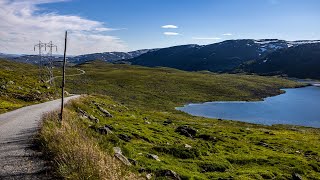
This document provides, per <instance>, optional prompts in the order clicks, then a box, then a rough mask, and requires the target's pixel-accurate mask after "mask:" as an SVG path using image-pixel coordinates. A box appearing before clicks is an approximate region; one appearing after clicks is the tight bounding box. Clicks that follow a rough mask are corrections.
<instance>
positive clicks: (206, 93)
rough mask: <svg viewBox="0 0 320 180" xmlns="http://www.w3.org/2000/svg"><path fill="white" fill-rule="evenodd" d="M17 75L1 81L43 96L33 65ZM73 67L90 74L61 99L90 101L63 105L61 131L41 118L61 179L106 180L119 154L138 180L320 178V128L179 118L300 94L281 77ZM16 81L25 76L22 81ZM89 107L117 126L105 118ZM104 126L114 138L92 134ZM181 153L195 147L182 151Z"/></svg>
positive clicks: (8, 102) (10, 98)
mask: <svg viewBox="0 0 320 180" xmlns="http://www.w3.org/2000/svg"><path fill="white" fill-rule="evenodd" d="M0 62H1V63H4V62H2V61H0ZM10 64H11V63H9V64H7V65H5V66H9V65H10ZM15 66H17V67H12V69H14V68H17V69H18V71H13V72H12V71H10V73H11V74H9V75H8V74H6V73H9V72H7V71H3V70H2V69H3V68H1V70H0V73H2V74H6V75H5V76H1V78H2V79H5V81H1V82H6V83H7V82H8V81H9V80H12V79H13V81H15V85H16V84H19V85H21V86H22V85H23V86H27V85H28V86H27V87H30V88H29V89H30V91H32V90H33V89H34V86H33V84H36V87H39V88H41V84H38V82H37V80H36V78H34V74H32V73H31V74H30V75H29V74H27V73H28V72H29V71H26V70H24V69H26V67H27V68H30V69H31V68H34V70H33V71H34V73H36V69H35V67H34V66H29V65H22V64H15ZM24 66H26V67H24ZM1 67H4V66H3V65H2V66H1ZM20 67H22V68H21V69H19V68H20ZM76 68H80V69H83V70H85V71H86V74H85V75H82V76H75V77H68V78H67V91H68V92H71V93H77V94H89V95H88V96H84V97H83V98H81V99H79V100H78V101H74V102H73V103H71V104H70V105H68V106H67V113H66V116H67V118H66V119H65V122H64V123H63V124H62V125H60V124H59V123H58V122H57V121H56V120H55V119H56V118H57V115H55V116H52V117H49V118H48V117H47V118H46V121H45V123H44V127H43V128H42V132H41V138H42V142H43V143H44V146H45V147H46V151H47V152H50V153H51V155H53V156H52V157H51V158H53V160H54V161H53V162H56V167H57V170H58V172H59V174H60V175H62V176H63V177H65V178H70V179H77V178H78V179H79V178H80V177H81V178H83V179H88V178H90V177H95V179H106V178H107V177H109V176H108V175H110V173H111V174H112V172H113V171H117V168H115V169H112V168H106V167H108V166H109V165H112V164H116V165H117V163H116V162H114V161H113V160H110V159H109V160H108V158H111V157H112V155H113V150H112V148H113V147H115V146H119V147H121V149H122V151H123V153H124V155H125V156H127V157H128V158H131V159H134V160H136V161H137V165H136V166H131V167H129V169H130V171H132V172H134V173H137V174H139V173H138V171H139V170H140V169H141V168H143V169H145V170H146V172H142V176H145V175H146V173H152V174H153V178H155V179H164V177H161V173H160V172H161V171H162V170H167V169H170V170H173V171H175V172H176V173H177V174H179V176H180V177H181V178H182V179H219V178H220V179H291V177H292V174H293V173H298V174H300V175H301V176H302V177H303V178H305V179H319V177H320V173H319V171H320V145H319V142H320V130H319V129H315V128H306V127H295V126H289V125H277V126H263V125H255V124H249V123H244V122H237V121H227V120H217V119H208V118H202V117H194V116H191V115H188V114H186V113H183V112H180V111H177V110H175V107H177V106H181V105H184V104H187V103H190V102H206V101H216V100H218V101H220V100H227V101H228V100H261V99H262V98H264V97H268V96H272V95H277V94H280V93H282V92H281V90H280V89H281V88H290V87H298V86H301V84H299V83H296V82H293V81H289V80H285V79H280V78H277V77H260V76H249V75H230V74H214V73H210V72H185V71H179V70H175V69H169V68H146V67H140V66H129V65H112V64H106V63H103V62H99V61H96V62H92V63H88V64H83V65H80V66H77V67H75V68H70V69H68V72H69V73H70V72H72V73H73V72H74V73H78V71H77V70H76ZM56 73H59V72H58V70H57V71H56ZM21 74H25V76H26V77H27V80H26V82H23V80H24V79H22V75H21ZM3 77H4V78H3ZM15 77H17V79H15ZM58 80H59V79H57V81H58ZM58 86H59V84H57V87H58ZM26 89H27V88H26ZM43 90H44V89H43ZM26 92H27V91H24V92H21V93H22V94H23V93H26ZM1 93H5V94H2V95H1V96H0V98H2V99H1V100H3V99H5V101H1V102H2V103H3V104H4V105H2V106H6V107H11V108H17V107H19V106H23V105H25V104H28V103H34V101H31V102H25V101H23V100H21V99H19V98H16V97H15V96H14V94H15V93H12V92H11V91H2V90H1ZM6 97H7V98H6ZM19 102H21V104H19ZM94 103H98V104H100V105H101V106H102V107H103V108H104V109H106V110H108V111H109V112H110V113H111V114H112V115H113V117H112V118H108V117H105V116H103V113H102V112H101V111H100V110H99V109H98V108H97V106H96V105H95V104H94ZM78 108H81V109H82V110H85V111H86V112H88V113H89V114H91V115H94V116H95V117H97V118H98V119H99V120H100V121H99V123H98V124H96V123H94V122H91V121H90V120H88V119H83V118H81V116H80V114H79V112H78ZM170 121H172V123H167V122H170ZM105 124H108V125H112V126H113V127H114V130H113V132H114V134H111V135H100V134H99V133H97V132H95V130H94V129H95V128H93V127H100V126H103V125H105ZM181 125H188V126H189V127H192V128H194V129H196V130H197V133H196V135H195V137H194V138H188V137H186V136H183V135H180V134H179V133H177V132H175V130H176V128H177V127H178V126H181ZM120 134H121V135H127V136H129V137H131V141H130V142H126V141H124V140H122V139H120V138H119V135H120ZM186 144H188V145H190V146H192V148H191V149H189V148H186V147H185V145H186ZM149 153H151V154H156V155H158V156H159V158H160V160H161V161H156V160H153V159H150V158H149V157H148V156H147V154H149ZM99 159H100V160H99ZM101 159H102V160H101ZM106 159H107V160H106ZM110 162H111V164H110ZM126 170H128V169H126ZM110 177H111V176H110ZM119 177H120V176H117V177H116V178H115V179H117V178H119ZM136 178H138V177H137V176H132V177H131V179H136ZM119 179H121V178H119ZM129 179H130V178H129Z"/></svg>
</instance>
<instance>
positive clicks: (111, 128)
mask: <svg viewBox="0 0 320 180" xmlns="http://www.w3.org/2000/svg"><path fill="white" fill-rule="evenodd" d="M104 126H105V127H107V128H109V129H110V130H112V131H114V130H115V129H114V127H113V126H111V125H108V124H106V125H104Z"/></svg>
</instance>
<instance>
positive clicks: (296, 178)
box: [292, 173, 303, 180]
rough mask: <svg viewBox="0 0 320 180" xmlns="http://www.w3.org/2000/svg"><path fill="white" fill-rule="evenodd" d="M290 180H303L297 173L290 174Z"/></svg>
mask: <svg viewBox="0 0 320 180" xmlns="http://www.w3.org/2000/svg"><path fill="white" fill-rule="evenodd" d="M292 180H303V179H302V176H301V175H300V174H298V173H293V174H292Z"/></svg>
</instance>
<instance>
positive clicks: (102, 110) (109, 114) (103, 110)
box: [93, 102, 113, 117]
mask: <svg viewBox="0 0 320 180" xmlns="http://www.w3.org/2000/svg"><path fill="white" fill-rule="evenodd" d="M93 104H94V105H96V107H97V108H98V109H99V110H100V111H101V112H102V113H103V114H104V115H105V116H106V117H113V116H112V114H111V113H109V111H107V110H106V109H104V108H103V107H101V106H100V105H99V104H98V103H96V102H93Z"/></svg>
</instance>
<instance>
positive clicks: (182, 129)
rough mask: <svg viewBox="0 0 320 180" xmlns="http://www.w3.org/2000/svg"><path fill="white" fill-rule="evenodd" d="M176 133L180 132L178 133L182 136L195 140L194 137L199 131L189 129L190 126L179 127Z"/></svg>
mask: <svg viewBox="0 0 320 180" xmlns="http://www.w3.org/2000/svg"><path fill="white" fill-rule="evenodd" d="M175 132H178V133H180V134H181V135H184V136H186V137H190V138H193V136H195V135H196V133H197V130H195V129H193V128H191V127H189V126H186V125H184V126H179V127H178V128H177V129H176V130H175Z"/></svg>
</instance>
